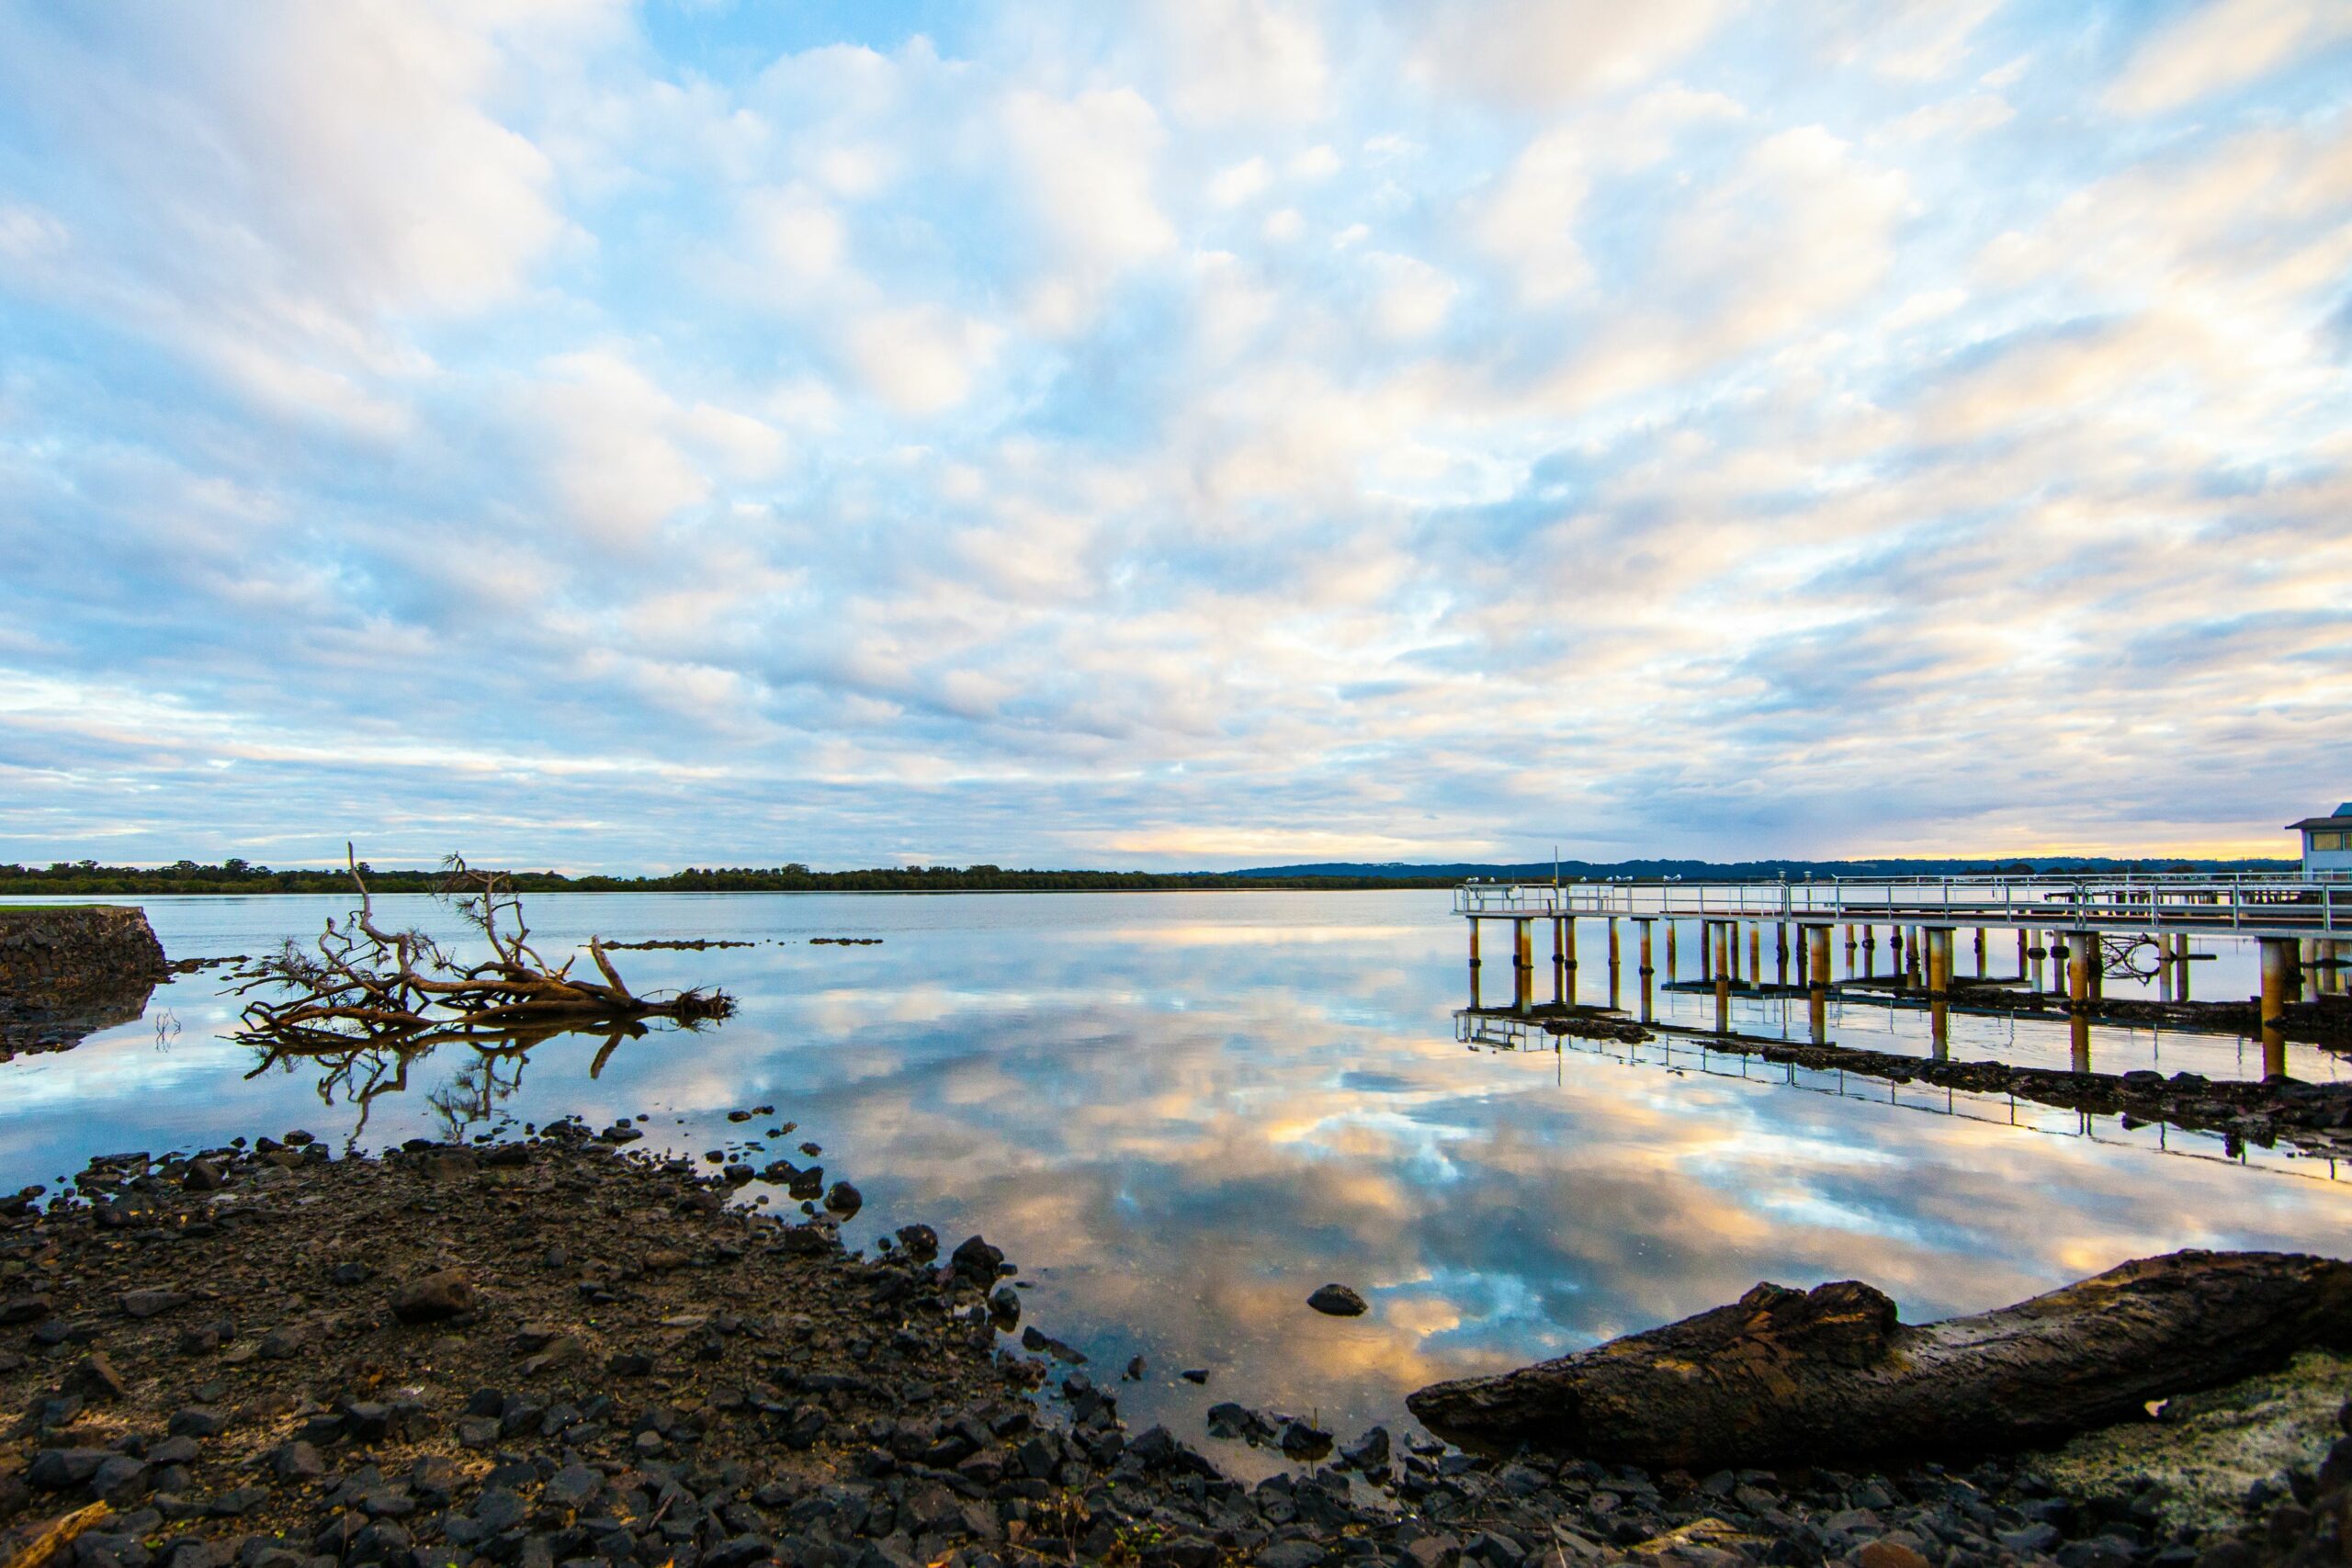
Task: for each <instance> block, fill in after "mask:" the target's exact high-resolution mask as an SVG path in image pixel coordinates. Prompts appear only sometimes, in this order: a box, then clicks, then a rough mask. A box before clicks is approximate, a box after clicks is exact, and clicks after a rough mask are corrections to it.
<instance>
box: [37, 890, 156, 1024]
mask: <svg viewBox="0 0 2352 1568" xmlns="http://www.w3.org/2000/svg"><path fill="white" fill-rule="evenodd" d="M163 976H164V944H163V943H162V942H157V941H156V940H155V931H154V928H153V927H152V926H150V925H148V923H147V911H146V910H144V909H141V908H138V907H137V906H135V905H108V904H60V905H51V906H49V907H47V908H17V909H0V997H5V998H7V999H9V1000H11V1001H15V1002H21V1003H28V1004H30V1005H32V1006H35V1007H59V1006H64V1005H68V1004H71V1003H74V1002H78V1001H81V1000H84V999H85V998H94V997H98V996H104V995H107V994H109V993H112V992H118V991H122V990H125V989H128V988H130V987H135V986H140V985H149V984H153V982H154V981H156V980H160V979H162V978H163Z"/></svg>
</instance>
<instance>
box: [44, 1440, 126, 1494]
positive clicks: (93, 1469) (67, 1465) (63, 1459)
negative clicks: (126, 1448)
mask: <svg viewBox="0 0 2352 1568" xmlns="http://www.w3.org/2000/svg"><path fill="white" fill-rule="evenodd" d="M113 1457H114V1456H113V1455H112V1454H110V1453H108V1452H107V1450H104V1449H43V1450H40V1452H39V1453H36V1454H35V1455H33V1461H32V1463H31V1464H29V1465H28V1466H26V1467H25V1480H26V1481H27V1482H28V1483H30V1484H32V1485H33V1486H36V1487H38V1488H40V1490H41V1491H43V1492H66V1491H71V1490H72V1489H73V1488H74V1487H77V1486H83V1485H86V1484H87V1483H88V1482H89V1479H90V1477H92V1476H94V1475H96V1474H97V1472H98V1466H100V1465H102V1464H104V1463H106V1461H108V1460H109V1459H112V1458H113Z"/></svg>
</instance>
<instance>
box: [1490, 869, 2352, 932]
mask: <svg viewBox="0 0 2352 1568" xmlns="http://www.w3.org/2000/svg"><path fill="white" fill-rule="evenodd" d="M1453 911H1454V913H1455V914H1457V915H1462V916H1465V917H1469V918H1473V919H1558V918H1561V917H1575V918H1584V917H1599V916H1616V917H1618V918H1620V919H1764V920H1791V921H1800V922H1803V921H1810V922H1814V923H1816V924H1818V923H1831V924H1835V923H1843V922H1850V923H1854V924H1866V923H1881V924H1884V923H1890V922H1911V921H1922V922H1928V923H1932V924H1936V925H1953V926H2006V927H2016V926H2029V927H2052V928H2059V929H2064V930H2071V931H2082V930H2131V931H2193V932H2199V933H2219V934H2230V933H2233V932H2234V933H2238V934H2242V935H2246V936H2274V937H2276V936H2301V937H2319V938H2323V939H2324V940H2329V941H2352V881H2340V880H2337V879H2335V878H2334V877H2326V878H2307V877H2304V876H2301V875H2299V874H2294V873H2259V872H2231V873H2223V874H2210V875H2196V874H2180V873H2154V874H2132V875H2118V876H1872V877H1823V878H1817V879H1815V880H1811V881H1804V882H1696V881H1682V882H1671V881H1639V882H1635V881H1625V882H1569V883H1562V884H1560V885H1558V886H1553V885H1552V884H1550V883H1537V882H1516V883H1499V882H1466V883H1464V884H1462V885H1461V886H1458V887H1456V888H1455V889H1454V890H1453Z"/></svg>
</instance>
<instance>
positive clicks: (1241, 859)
mask: <svg viewBox="0 0 2352 1568" xmlns="http://www.w3.org/2000/svg"><path fill="white" fill-rule="evenodd" d="M2346 797H2352V6H2345V5H2343V4H2341V3H2340V0H2209V3H2205V4H2177V3H2150V4H2122V5H2096V4H2068V5H2057V4H2036V3H2026V0H2014V3H2010V4H2000V3H1997V0H1932V3H1910V0H1871V3H1868V4H1862V3H1840V0H1816V3H1814V4H1806V5H1801V6H1773V5H1769V4H1764V3H1761V0H1758V3H1751V4H1740V3H1737V0H1653V3H1652V4H1649V5H1645V6H1634V7H1629V6H1622V5H1616V4H1609V3H1603V0H1591V3H1586V0H1563V3H1559V4H1552V5H1538V4H1531V3H1527V0H1459V3H1455V4H1450V5H1439V6H1430V5H1423V4H1403V3H1397V4H1386V5H1384V4H1378V3H1374V0H1364V3H1361V4H1352V5H1339V4H1330V5H1320V6H1317V5H1299V6H1292V5H1283V4H1274V3H1272V0H1171V3H1170V4H1166V5H1161V6H1154V5H1148V4H1137V5H1134V6H1096V5H1091V4H1084V3H1081V0H1012V3H1010V4H1005V5H1001V6H931V5H922V4H918V5H887V4H879V5H877V4H856V5H839V6H826V5H814V4H791V3H778V4H775V5H757V6H755V5H749V4H745V5H729V4H725V3H716V4H714V3H706V0H696V3H691V4H689V3H685V0H650V3H649V4H646V5H643V6H628V5H619V4H613V3H609V0H447V3H439V0H411V3H408V4H400V5H392V4H369V3H364V0H353V3H350V4H341V5H335V6H316V5H310V4H303V3H299V0H287V3H283V4H268V3H263V0H254V3H249V4H242V5H239V6H233V7H229V8H225V9H224V8H218V7H197V6H167V5H162V4H130V5H123V6H81V5H74V4H68V3H64V0H58V3H53V4H47V3H28V0H0V861H11V860H13V861H23V862H28V863H47V862H50V861H52V860H73V859H81V858H84V857H90V858H95V859H98V860H101V861H106V862H109V863H119V862H142V861H169V860H174V859H177V858H179V857H181V856H183V855H186V856H191V857H193V858H196V859H198V860H206V861H209V860H213V859H217V858H219V857H220V856H223V855H229V854H237V855H243V856H244V857H245V858H247V859H249V860H253V861H257V862H262V863H268V864H273V865H298V864H306V863H329V862H339V861H340V859H341V857H342V847H343V844H344V842H345V840H346V839H349V840H356V842H357V844H358V846H359V849H360V852H361V853H362V854H363V855H365V856H367V857H368V858H370V859H372V860H373V861H374V862H375V863H378V864H395V863H420V862H429V861H431V860H433V859H435V858H437V857H438V856H439V855H441V854H442V853H444V852H449V851H461V852H465V853H466V854H468V855H469V857H471V858H474V859H476V860H477V861H490V862H499V861H504V862H509V863H524V864H530V865H548V866H556V867H561V868H567V869H590V868H601V869H613V870H623V869H637V870H660V869H667V868H673V867H677V866H682V865H711V864H762V865H768V864H778V863H785V862H787V861H798V862H804V863H809V864H812V865H816V866H820V867H834V866H854V865H873V864H889V863H926V864H928V863H957V864H963V863H977V862H989V863H1000V864H1005V865H1015V864H1023V865H1026V864H1037V865H1091V866H1141V867H1152V868H1178V867H1182V868H1193V867H1204V868H1221V867H1233V866H1246V865H1256V864H1268V863H1285V862H1296V861H1304V860H1329V859H1340V858H1345V859H1362V860H1382V861H1394V860H1406V861H1409V860H1456V859H1482V858H1483V859H1505V860H1527V859H1533V858H1540V857H1542V856H1544V855H1546V854H1548V853H1549V852H1551V850H1552V848H1553V846H1554V845H1555V844H1556V845H1558V846H1559V847H1560V850H1561V852H1563V853H1564V854H1567V855H1569V856H1573V857H1581V858H1587V859H1596V860H1609V859H1617V858H1623V857H1630V856H1637V855H1694V856H1713V857H1715V858H1744V857H1750V856H1781V855H1799V856H1833V855H1849V854H1851V855H1862V854H1899V853H1922V854H1925V853H1992V852H2034V851H2045V852H2100V851H2106V852H2127V853H2128V852H2250V853H2267V854H2279V853H2285V852H2288V850H2289V843H2290V840H2289V839H2288V837H2287V836H2286V835H2285V834H2283V833H2281V832H2280V831H2279V830H2278V828H2279V825H2280V824H2282V823H2285V822H2287V821H2290V820H2292V819H2294V818H2301V817H2304V816H2307V815H2311V814H2312V813H2314V812H2324V811H2325V810H2327V809H2328V808H2330V807H2333V806H2334V805H2335V803H2336V802H2337V801H2339V800H2342V799H2345V798H2346Z"/></svg>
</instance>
